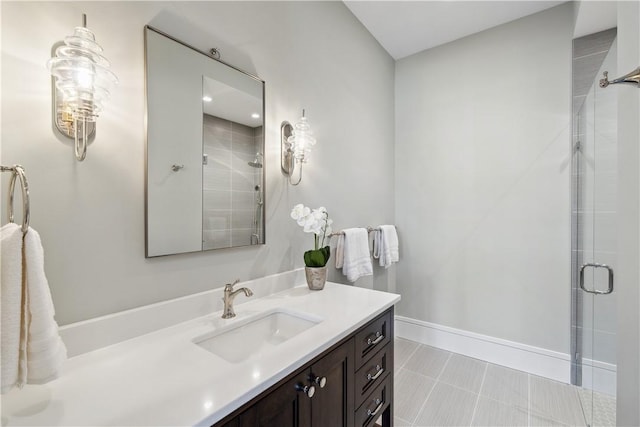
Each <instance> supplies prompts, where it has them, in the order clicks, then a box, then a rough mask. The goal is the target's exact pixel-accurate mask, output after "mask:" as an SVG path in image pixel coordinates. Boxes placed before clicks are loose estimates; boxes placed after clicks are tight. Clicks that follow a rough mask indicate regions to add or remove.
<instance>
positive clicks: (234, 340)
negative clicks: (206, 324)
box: [193, 310, 322, 363]
mask: <svg viewBox="0 0 640 427" xmlns="http://www.w3.org/2000/svg"><path fill="white" fill-rule="evenodd" d="M321 321H322V319H321V318H318V317H315V316H309V315H306V314H301V313H295V312H291V311H285V310H271V311H267V312H265V313H260V314H259V315H257V316H253V317H250V318H247V319H246V320H245V321H242V322H239V323H237V324H234V325H233V326H231V327H229V328H223V329H220V330H217V331H214V332H210V333H207V334H204V335H201V336H199V337H197V338H195V339H194V340H193V342H194V343H195V344H197V345H199V346H200V347H202V348H203V349H205V350H207V351H209V352H211V353H213V354H215V355H217V356H220V357H222V358H223V359H224V360H226V361H228V362H231V363H239V362H243V361H245V360H247V359H249V358H250V357H252V356H255V355H257V354H260V353H261V352H263V351H268V349H269V348H273V347H276V346H277V345H279V344H281V343H283V342H285V341H287V340H288V339H291V338H293V337H295V336H296V335H298V334H299V333H301V332H303V331H305V330H307V329H309V328H311V327H313V326H314V325H317V324H318V323H320V322H321Z"/></svg>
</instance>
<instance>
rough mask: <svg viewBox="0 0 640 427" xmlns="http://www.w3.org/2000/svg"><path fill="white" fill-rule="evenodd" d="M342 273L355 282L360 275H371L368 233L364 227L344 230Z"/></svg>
mask: <svg viewBox="0 0 640 427" xmlns="http://www.w3.org/2000/svg"><path fill="white" fill-rule="evenodd" d="M342 273H343V274H344V275H345V276H347V280H348V281H350V282H355V281H356V280H358V279H359V278H360V277H363V276H371V275H373V266H372V265H371V255H370V254H369V234H368V233H367V230H365V229H364V228H348V229H346V230H344V263H343V265H342Z"/></svg>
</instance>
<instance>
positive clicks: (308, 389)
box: [296, 383, 316, 398]
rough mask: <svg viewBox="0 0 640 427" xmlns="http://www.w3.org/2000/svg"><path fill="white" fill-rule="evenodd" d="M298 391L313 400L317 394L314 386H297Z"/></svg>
mask: <svg viewBox="0 0 640 427" xmlns="http://www.w3.org/2000/svg"><path fill="white" fill-rule="evenodd" d="M296 390H298V391H301V392H303V393H304V394H306V395H307V397H309V398H312V397H313V395H314V394H316V387H315V386H312V385H302V384H300V383H298V384H296Z"/></svg>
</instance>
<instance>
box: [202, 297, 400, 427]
mask: <svg viewBox="0 0 640 427" xmlns="http://www.w3.org/2000/svg"><path fill="white" fill-rule="evenodd" d="M392 408H393V308H391V309H389V310H388V311H387V312H385V313H384V314H382V315H380V316H378V317H376V318H375V319H374V320H372V321H371V322H369V323H368V324H367V325H365V326H363V327H362V328H360V329H359V330H358V331H356V332H355V333H354V334H353V335H351V336H350V337H348V338H346V339H345V340H343V341H342V342H340V343H339V344H337V345H336V346H334V347H332V348H331V349H329V350H328V351H327V352H325V353H324V354H322V355H321V356H319V357H317V358H315V359H314V360H312V361H311V362H310V363H308V364H307V365H305V366H304V367H302V368H300V369H298V370H297V371H295V372H294V373H292V374H291V375H289V376H288V377H287V378H285V379H284V380H282V381H280V382H279V383H278V384H276V385H275V386H273V387H272V388H271V389H269V390H267V391H266V392H264V393H262V394H261V395H260V396H258V397H256V398H255V399H253V400H252V401H250V402H248V403H247V404H245V405H244V406H243V407H242V408H240V409H238V410H236V411H235V412H234V413H232V414H230V415H229V416H227V417H225V418H224V419H222V420H221V421H220V422H218V423H216V424H215V425H214V427H369V426H373V425H374V423H375V422H376V420H379V419H381V420H382V425H383V427H391V426H392V420H393V413H392Z"/></svg>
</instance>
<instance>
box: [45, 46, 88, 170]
mask: <svg viewBox="0 0 640 427" xmlns="http://www.w3.org/2000/svg"><path fill="white" fill-rule="evenodd" d="M55 49H56V46H54V50H55ZM51 86H52V88H51V99H52V104H53V105H52V107H53V108H52V109H51V110H52V114H53V117H52V120H53V125H54V128H55V129H56V130H57V131H58V132H59V133H60V135H62V136H64V137H65V138H69V139H73V140H74V144H75V150H74V151H75V155H76V159H77V160H78V161H80V162H81V161H83V160H84V158H85V157H86V155H87V145H88V144H89V143H91V142H93V140H94V139H95V137H96V124H95V122H84V125H83V122H77V121H76V120H74V119H73V115H72V113H71V111H69V108H68V105H67V104H66V103H65V102H64V95H63V94H62V92H60V90H59V89H58V88H57V87H56V81H55V78H52V79H51ZM85 132H86V136H85Z"/></svg>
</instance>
